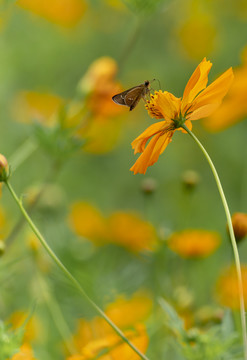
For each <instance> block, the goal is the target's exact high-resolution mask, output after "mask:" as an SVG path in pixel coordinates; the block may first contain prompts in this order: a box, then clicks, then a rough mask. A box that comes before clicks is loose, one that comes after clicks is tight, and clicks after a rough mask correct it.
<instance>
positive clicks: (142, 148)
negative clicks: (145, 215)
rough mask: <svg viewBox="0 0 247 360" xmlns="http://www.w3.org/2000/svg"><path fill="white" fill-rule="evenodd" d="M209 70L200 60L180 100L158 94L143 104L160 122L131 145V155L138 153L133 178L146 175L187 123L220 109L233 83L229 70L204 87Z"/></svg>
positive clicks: (207, 62) (209, 64) (231, 73)
mask: <svg viewBox="0 0 247 360" xmlns="http://www.w3.org/2000/svg"><path fill="white" fill-rule="evenodd" d="M211 66H212V63H211V62H210V61H207V60H206V58H204V59H203V61H202V62H201V63H200V64H199V65H198V66H197V68H196V70H195V71H194V73H193V74H192V76H191V77H190V79H189V81H188V83H187V85H186V87H185V90H184V93H183V97H182V98H177V97H175V96H174V95H173V94H171V93H169V92H167V91H164V92H162V91H161V90H160V91H159V92H157V91H156V92H155V94H154V95H151V100H150V101H147V103H146V109H147V111H148V113H149V115H150V116H151V117H154V118H156V119H164V120H163V121H160V122H157V123H154V124H152V125H151V126H149V127H148V128H147V129H146V130H145V131H144V132H143V133H142V134H141V135H140V136H138V137H137V138H136V139H135V140H134V141H133V142H132V148H133V149H134V150H135V154H136V153H142V154H141V155H140V156H139V158H138V159H137V161H136V162H135V164H134V165H133V166H132V168H131V169H130V170H131V171H133V172H134V174H137V173H141V174H145V173H146V171H147V168H148V167H149V166H151V165H153V164H154V163H155V162H156V161H157V160H158V158H159V156H160V154H162V153H163V152H164V150H165V149H166V147H167V145H168V144H169V143H170V142H171V141H172V136H173V134H174V133H175V131H176V130H182V131H183V132H185V133H186V131H185V130H184V129H183V128H182V126H183V125H186V126H187V127H188V128H189V129H191V128H192V123H191V121H193V120H198V119H201V118H204V117H207V116H209V115H211V114H212V112H214V111H215V110H216V109H217V108H218V107H219V106H220V104H221V102H222V99H223V97H224V96H225V95H226V93H227V91H228V89H229V87H230V85H231V83H232V81H233V72H232V68H230V69H228V70H227V71H225V72H224V73H223V74H222V75H221V76H220V77H218V78H217V79H216V80H215V81H214V82H212V83H211V84H210V85H209V86H208V87H207V82H208V73H209V71H210V69H211ZM150 139H151V140H150ZM148 140H150V142H149V143H148V145H147V146H146V144H147V142H148Z"/></svg>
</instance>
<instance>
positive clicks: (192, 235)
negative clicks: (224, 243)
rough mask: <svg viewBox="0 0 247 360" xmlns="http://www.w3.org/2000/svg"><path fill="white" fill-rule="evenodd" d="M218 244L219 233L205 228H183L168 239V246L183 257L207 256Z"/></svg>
mask: <svg viewBox="0 0 247 360" xmlns="http://www.w3.org/2000/svg"><path fill="white" fill-rule="evenodd" d="M219 244H220V236H219V234H218V233H216V232H214V231H206V230H184V231H181V232H178V233H175V234H173V235H172V236H171V237H170V239H169V240H168V246H169V248H170V249H171V250H173V251H175V252H176V253H177V254H179V255H180V256H182V257H184V258H200V257H206V256H209V255H211V254H212V253H213V252H214V251H215V250H216V249H217V248H218V246H219Z"/></svg>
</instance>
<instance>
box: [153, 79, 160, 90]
mask: <svg viewBox="0 0 247 360" xmlns="http://www.w3.org/2000/svg"><path fill="white" fill-rule="evenodd" d="M153 81H158V83H159V87H160V89H161V84H160V81H159V80H158V79H153V80H152V81H151V82H153Z"/></svg>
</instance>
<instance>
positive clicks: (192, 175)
mask: <svg viewBox="0 0 247 360" xmlns="http://www.w3.org/2000/svg"><path fill="white" fill-rule="evenodd" d="M182 181H183V184H184V186H185V188H186V189H193V188H194V187H196V186H197V185H198V184H199V182H200V176H199V174H198V173H197V172H196V171H194V170H187V171H185V172H184V173H183V175H182Z"/></svg>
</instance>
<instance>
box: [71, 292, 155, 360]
mask: <svg viewBox="0 0 247 360" xmlns="http://www.w3.org/2000/svg"><path fill="white" fill-rule="evenodd" d="M151 308H152V302H151V300H150V298H149V297H147V296H146V295H141V294H135V295H134V296H133V298H132V299H129V300H126V299H125V298H124V297H120V298H118V299H117V300H116V301H115V302H114V303H112V304H110V305H109V306H108V307H107V308H106V309H105V313H106V315H107V316H108V317H109V318H110V319H111V320H112V321H113V322H114V323H115V324H116V325H117V326H118V327H119V328H120V329H121V330H122V331H123V332H124V334H125V336H126V337H127V338H128V339H129V340H130V341H132V342H133V343H134V344H135V346H137V347H138V349H139V350H140V351H142V352H145V351H146V349H147V346H148V335H147V333H146V329H145V326H144V324H143V323H142V322H143V321H144V320H145V318H147V316H148V315H149V313H150V311H151ZM74 342H75V345H76V347H77V349H78V351H79V354H76V355H73V356H71V357H69V358H68V360H76V359H78V360H89V359H95V357H97V359H101V360H109V359H112V360H113V359H115V360H119V359H128V360H129V359H131V360H132V359H133V360H135V359H138V358H139V357H138V356H137V355H136V354H135V353H134V352H133V350H132V349H131V348H130V347H129V346H128V345H127V344H125V343H123V341H122V340H121V339H120V338H119V336H118V335H117V334H116V333H115V332H114V330H113V329H112V328H111V327H110V326H109V325H108V324H107V323H106V322H105V320H104V319H102V318H99V317H96V318H94V319H93V320H91V321H85V320H84V319H81V320H80V321H79V327H78V331H77V334H76V336H75V337H74ZM100 354H102V355H101V356H100Z"/></svg>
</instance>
